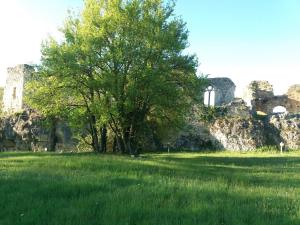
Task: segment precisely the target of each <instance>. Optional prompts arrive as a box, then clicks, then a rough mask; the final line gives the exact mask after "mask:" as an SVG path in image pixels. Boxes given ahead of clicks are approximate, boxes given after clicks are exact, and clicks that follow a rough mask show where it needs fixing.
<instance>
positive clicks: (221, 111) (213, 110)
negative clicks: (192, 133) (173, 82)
mask: <svg viewBox="0 0 300 225" xmlns="http://www.w3.org/2000/svg"><path fill="white" fill-rule="evenodd" d="M197 115H198V118H199V119H200V120H202V121H205V122H213V121H214V120H215V119H217V118H219V117H223V116H225V115H226V109H225V108H223V107H210V106H208V107H207V106H200V109H199V110H198V111H197Z"/></svg>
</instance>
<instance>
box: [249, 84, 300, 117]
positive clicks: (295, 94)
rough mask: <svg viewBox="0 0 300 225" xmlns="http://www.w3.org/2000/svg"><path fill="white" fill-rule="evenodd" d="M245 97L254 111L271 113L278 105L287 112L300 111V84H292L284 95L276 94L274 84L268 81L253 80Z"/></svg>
mask: <svg viewBox="0 0 300 225" xmlns="http://www.w3.org/2000/svg"><path fill="white" fill-rule="evenodd" d="M244 99H245V100H246V102H247V103H248V105H249V106H251V107H252V109H253V110H254V111H260V112H263V113H265V114H271V113H273V112H274V109H275V108H276V107H279V106H280V107H282V108H284V109H285V110H286V111H287V112H290V113H299V112H300V85H299V84H296V85H293V86H291V87H290V88H289V89H288V91H287V93H286V94H284V95H274V92H273V86H272V85H271V84H270V83H269V82H268V81H252V82H251V83H250V84H249V85H248V87H247V88H246V91H245V96H244Z"/></svg>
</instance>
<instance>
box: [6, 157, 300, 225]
mask: <svg viewBox="0 0 300 225" xmlns="http://www.w3.org/2000/svg"><path fill="white" fill-rule="evenodd" d="M299 165H300V157H299V152H297V153H289V154H283V155H280V154H270V153H268V154H266V153H260V154H257V153H244V154H239V153H226V152H222V153H214V154H157V155H143V156H142V158H138V159H136V158H130V157H120V156H115V155H103V157H99V156H98V155H95V154H49V153H44V154H42V153H38V154H37V153H36V154H33V153H1V155H0V170H1V173H0V182H1V185H0V206H1V211H0V224H3V225H4V224H5V225H16V224H22V225H23V224H24V225H25V224H35V225H45V224H53V225H54V224H57V225H61V224H64V225H86V224H89V225H101V224H103V225H107V224H139V225H157V224H163V225H174V224H176V225H177V224H184V225H195V224H203V225H211V224H216V225H219V224H239V225H248V224H263V225H275V224H276V225H277V224H280V225H298V224H299V218H300V212H299V207H300V198H299V188H298V187H299V185H300V184H299V180H300V168H299Z"/></svg>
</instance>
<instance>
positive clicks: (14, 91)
mask: <svg viewBox="0 0 300 225" xmlns="http://www.w3.org/2000/svg"><path fill="white" fill-rule="evenodd" d="M16 97H17V88H16V87H14V89H13V99H16Z"/></svg>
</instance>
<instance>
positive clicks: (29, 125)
mask: <svg viewBox="0 0 300 225" xmlns="http://www.w3.org/2000/svg"><path fill="white" fill-rule="evenodd" d="M43 123H44V122H43V119H42V118H41V117H40V116H39V115H38V114H37V113H36V112H35V111H32V110H24V111H23V112H22V113H17V114H13V115H10V116H6V117H4V118H2V119H0V151H8V150H11V151H18V150H21V151H30V150H31V151H44V150H45V149H46V148H48V147H49V140H50V139H49V137H50V136H52V137H53V136H54V141H55V142H56V143H55V145H56V148H57V149H59V150H61V149H74V148H75V147H76V145H75V143H74V142H73V141H74V140H73V139H72V133H71V131H70V129H69V127H68V126H67V125H66V124H65V123H64V122H62V121H58V122H56V123H55V126H53V127H51V129H49V128H47V126H44V124H43ZM51 131H52V132H53V133H52V134H51V135H50V133H51Z"/></svg>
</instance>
